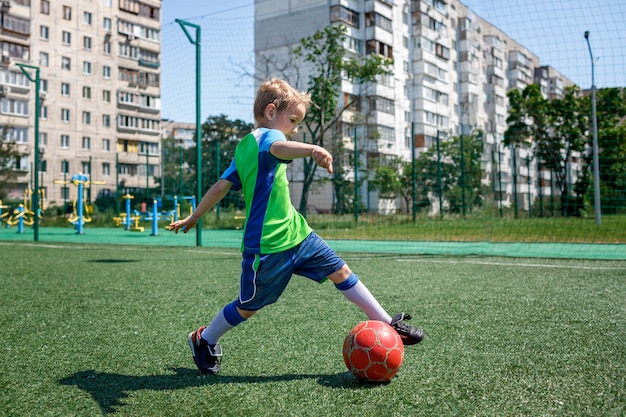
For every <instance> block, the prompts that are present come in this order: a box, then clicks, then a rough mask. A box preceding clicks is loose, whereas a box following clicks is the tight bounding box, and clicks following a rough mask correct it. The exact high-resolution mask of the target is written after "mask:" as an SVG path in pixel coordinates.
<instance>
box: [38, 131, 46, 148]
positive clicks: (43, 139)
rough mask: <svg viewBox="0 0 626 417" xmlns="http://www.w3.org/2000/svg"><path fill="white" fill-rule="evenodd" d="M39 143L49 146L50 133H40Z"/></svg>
mask: <svg viewBox="0 0 626 417" xmlns="http://www.w3.org/2000/svg"><path fill="white" fill-rule="evenodd" d="M39 145H40V146H48V134H47V133H45V132H40V133H39Z"/></svg>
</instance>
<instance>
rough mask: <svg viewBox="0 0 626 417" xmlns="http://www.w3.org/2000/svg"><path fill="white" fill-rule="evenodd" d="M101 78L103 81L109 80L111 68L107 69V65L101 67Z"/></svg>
mask: <svg viewBox="0 0 626 417" xmlns="http://www.w3.org/2000/svg"><path fill="white" fill-rule="evenodd" d="M102 77H103V78H104V79H105V80H110V79H111V67H109V66H108V65H104V66H103V67H102Z"/></svg>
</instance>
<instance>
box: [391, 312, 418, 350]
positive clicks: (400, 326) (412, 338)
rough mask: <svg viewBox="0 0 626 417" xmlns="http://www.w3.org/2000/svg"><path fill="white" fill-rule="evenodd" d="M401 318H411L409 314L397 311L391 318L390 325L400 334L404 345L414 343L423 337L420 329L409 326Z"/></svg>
mask: <svg viewBox="0 0 626 417" xmlns="http://www.w3.org/2000/svg"><path fill="white" fill-rule="evenodd" d="M402 320H411V316H410V315H408V314H405V313H398V314H396V315H395V316H393V318H392V319H391V327H393V328H394V329H395V331H396V332H398V334H399V335H400V338H401V339H402V343H404V344H405V345H414V344H416V343H419V342H421V341H422V339H423V338H424V332H423V331H422V329H418V328H417V327H414V326H411V325H410V324H407V323H405V322H404V321H402Z"/></svg>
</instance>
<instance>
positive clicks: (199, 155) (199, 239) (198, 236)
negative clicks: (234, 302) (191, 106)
mask: <svg viewBox="0 0 626 417" xmlns="http://www.w3.org/2000/svg"><path fill="white" fill-rule="evenodd" d="M176 22H177V23H178V24H179V25H180V27H181V29H182V30H183V32H185V35H186V36H187V39H188V40H189V42H190V43H191V44H192V45H195V47H196V201H197V202H198V204H200V200H202V132H201V130H202V125H201V123H200V109H201V106H200V86H201V84H200V70H201V68H202V62H201V59H200V43H201V39H202V36H201V29H200V26H199V25H194V24H193V23H189V22H186V21H184V20H181V19H176ZM187 26H189V27H191V28H193V29H195V30H196V38H195V39H192V37H191V35H190V33H189V32H188V31H187ZM196 246H202V218H200V219H198V223H197V225H196Z"/></svg>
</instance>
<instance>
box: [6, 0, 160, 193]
mask: <svg viewBox="0 0 626 417" xmlns="http://www.w3.org/2000/svg"><path fill="white" fill-rule="evenodd" d="M1 4H2V25H1V27H2V29H1V32H0V45H1V48H2V66H1V67H0V93H1V94H2V98H1V103H2V105H1V108H0V125H2V126H3V127H4V128H5V131H6V139H5V140H14V141H15V142H17V143H18V144H19V146H20V148H21V150H22V151H23V152H24V153H25V155H24V156H23V157H21V158H19V160H17V161H15V163H14V168H15V169H17V171H18V174H19V177H18V179H17V183H16V184H15V187H14V188H13V189H12V190H11V191H10V195H11V197H14V198H19V197H21V196H22V195H23V194H24V193H25V192H27V191H28V190H32V188H33V175H34V172H35V169H34V167H33V164H34V160H35V158H34V155H35V152H39V159H40V164H39V170H38V171H39V185H40V189H43V190H44V194H45V200H46V201H47V202H48V203H50V202H54V203H56V204H58V205H61V204H63V203H65V202H68V201H72V200H73V199H74V198H76V195H75V191H76V187H74V185H73V184H71V182H70V179H71V177H72V176H73V175H75V174H78V173H83V174H88V175H89V178H90V181H91V182H92V184H91V185H90V186H89V187H87V189H88V190H89V191H88V195H86V196H85V197H86V198H88V199H90V200H95V199H96V198H97V196H98V195H108V194H113V193H115V192H116V189H118V186H117V184H119V191H120V192H124V193H125V192H130V193H133V192H136V191H138V190H144V189H146V188H152V187H154V186H155V182H154V177H158V176H159V175H160V171H159V167H160V165H161V161H160V158H161V157H160V154H161V152H160V142H161V128H160V123H161V99H160V95H161V94H160V60H161V40H160V28H161V0H140V1H139V0H68V1H64V2H55V1H51V0H3V1H2V3H1ZM18 64H26V65H29V66H31V67H36V68H39V73H40V88H39V98H40V120H39V141H38V142H39V149H35V137H34V136H35V131H34V130H35V129H34V126H35V113H36V107H35V94H36V91H35V83H34V82H30V81H29V80H28V77H26V75H25V74H24V71H23V70H22V69H21V68H20V67H19V65H18ZM29 72H30V73H31V77H34V73H33V70H29Z"/></svg>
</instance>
